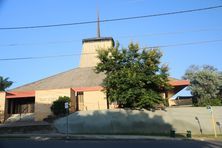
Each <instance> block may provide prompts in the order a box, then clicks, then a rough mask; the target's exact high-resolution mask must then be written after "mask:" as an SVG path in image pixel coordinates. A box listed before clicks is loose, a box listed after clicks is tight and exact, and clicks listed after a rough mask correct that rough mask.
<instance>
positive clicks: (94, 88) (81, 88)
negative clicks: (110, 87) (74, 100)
mask: <svg viewBox="0 0 222 148" xmlns="http://www.w3.org/2000/svg"><path fill="white" fill-rule="evenodd" d="M72 90H74V91H101V90H103V87H102V86H94V87H78V88H72Z"/></svg>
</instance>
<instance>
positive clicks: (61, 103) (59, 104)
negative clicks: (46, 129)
mask: <svg viewBox="0 0 222 148" xmlns="http://www.w3.org/2000/svg"><path fill="white" fill-rule="evenodd" d="M65 102H70V98H69V97H67V96H63V97H61V96H60V97H59V98H58V100H56V101H54V102H53V104H52V106H51V108H50V109H51V111H52V112H53V114H54V115H56V116H59V115H65V114H66V113H67V111H66V109H65Z"/></svg>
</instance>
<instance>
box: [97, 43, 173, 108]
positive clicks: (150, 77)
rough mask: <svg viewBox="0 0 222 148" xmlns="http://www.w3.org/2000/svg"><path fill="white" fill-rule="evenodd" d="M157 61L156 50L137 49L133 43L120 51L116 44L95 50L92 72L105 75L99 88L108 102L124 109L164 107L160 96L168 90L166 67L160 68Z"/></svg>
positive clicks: (136, 45)
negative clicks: (96, 52) (95, 64)
mask: <svg viewBox="0 0 222 148" xmlns="http://www.w3.org/2000/svg"><path fill="white" fill-rule="evenodd" d="M161 57H162V53H161V52H160V50H158V49H152V50H148V49H145V48H144V49H140V47H139V45H138V44H134V43H130V44H129V46H128V48H122V49H121V50H120V49H119V43H117V44H116V46H115V47H112V48H109V49H108V50H107V49H102V50H101V49H100V50H98V58H99V60H100V62H99V63H98V64H97V66H96V72H97V73H100V72H103V73H105V75H106V78H105V79H104V81H103V84H102V85H103V87H104V88H105V91H106V93H107V96H108V100H109V101H110V102H117V103H118V104H119V107H124V108H146V109H149V108H154V107H155V106H156V105H159V104H163V103H165V100H164V99H163V98H162V96H161V92H163V91H164V90H166V89H169V88H170V87H169V85H168V67H167V66H166V65H160V58H161Z"/></svg>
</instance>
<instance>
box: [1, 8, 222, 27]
mask: <svg viewBox="0 0 222 148" xmlns="http://www.w3.org/2000/svg"><path fill="white" fill-rule="evenodd" d="M221 7H222V5H218V6H212V7H205V8H198V9H189V10H181V11H173V12H166V13H157V14H148V15H142V16H131V17H123V18H113V19H104V20H100V21H99V22H102V23H104V22H114V21H124V20H132V19H142V18H150V17H158V16H167V15H175V14H183V13H191V12H198V11H206V10H212V9H218V8H221ZM97 22H98V21H97V20H94V21H84V22H73V23H62V24H51V25H35V26H18V27H1V28H0V30H19V29H37V28H50V27H62V26H74V25H84V24H92V23H97Z"/></svg>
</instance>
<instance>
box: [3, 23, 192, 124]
mask: <svg viewBox="0 0 222 148" xmlns="http://www.w3.org/2000/svg"><path fill="white" fill-rule="evenodd" d="M98 22H99V21H98ZM97 25H98V29H97V37H96V38H89V39H83V40H82V54H81V59H80V65H79V67H77V68H74V69H71V70H68V71H65V72H62V73H59V74H56V75H53V76H50V77H47V78H44V79H41V80H38V81H35V82H33V83H29V84H26V85H23V86H20V87H17V88H14V89H12V90H9V91H6V92H0V120H1V122H3V121H5V120H6V119H7V118H9V117H10V116H12V115H14V114H30V113H31V114H33V116H34V120H35V121H41V120H43V119H44V118H47V117H48V116H49V115H52V112H51V110H50V107H51V105H52V103H53V101H55V100H57V99H58V98H59V96H68V97H70V99H71V104H70V111H71V112H75V111H84V110H102V109H113V108H116V107H117V106H116V105H115V104H113V103H112V104H109V103H107V98H106V94H105V93H104V92H103V91H102V90H103V88H102V86H101V83H102V81H103V79H104V78H105V75H104V74H103V73H99V74H96V73H95V72H94V67H95V66H96V64H97V63H98V59H97V55H96V54H95V53H96V50H97V49H104V50H105V49H107V48H110V47H113V46H114V44H115V43H114V40H113V38H112V37H100V32H99V23H98V24H97ZM169 83H170V85H172V86H173V88H174V89H173V90H171V91H168V92H164V93H163V94H164V95H163V96H164V97H165V98H166V99H169V98H171V97H172V96H173V95H175V94H176V93H178V92H179V91H181V90H182V89H183V88H185V87H186V86H188V85H189V82H188V81H186V80H178V79H173V78H169Z"/></svg>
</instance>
